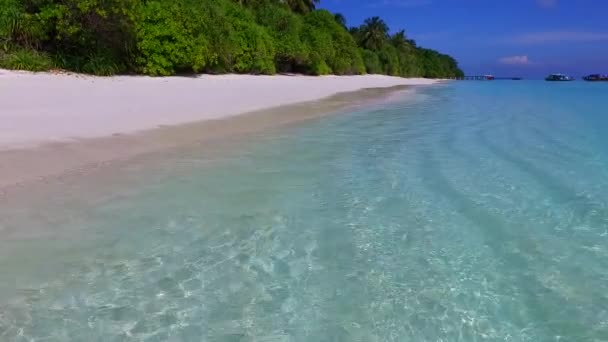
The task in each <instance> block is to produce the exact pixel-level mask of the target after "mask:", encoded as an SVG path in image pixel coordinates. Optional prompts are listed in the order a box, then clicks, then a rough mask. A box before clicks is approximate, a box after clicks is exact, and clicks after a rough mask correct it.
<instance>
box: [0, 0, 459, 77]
mask: <svg viewBox="0 0 608 342" xmlns="http://www.w3.org/2000/svg"><path fill="white" fill-rule="evenodd" d="M318 2H319V0H0V67H3V68H9V69H20V70H32V71H42V70H49V69H52V68H61V69H66V70H72V71H76V72H83V73H88V74H95V75H113V74H118V73H138V74H147V75H154V76H156V75H174V74H179V73H193V72H194V73H200V72H204V73H227V72H235V73H254V74H273V73H276V72H298V73H306V74H313V75H324V74H338V75H350V74H364V73H377V74H387V75H395V76H406V77H413V76H424V77H432V78H439V77H456V76H461V75H462V71H460V69H459V68H458V64H457V63H456V61H455V60H454V59H453V58H451V57H450V56H447V55H444V54H440V53H438V52H436V51H434V50H429V49H423V48H420V47H418V46H416V43H415V42H414V41H413V40H410V39H408V38H407V37H406V35H405V33H404V31H399V32H397V33H395V34H393V35H391V34H389V28H388V26H387V25H386V23H385V22H384V21H383V20H382V19H380V18H378V17H373V18H369V19H367V20H365V22H364V23H363V24H362V25H361V26H359V27H354V28H350V29H348V28H347V23H346V19H345V18H344V16H343V15H341V14H339V13H336V14H332V13H330V12H328V11H326V10H318V9H315V7H316V5H317V4H318Z"/></svg>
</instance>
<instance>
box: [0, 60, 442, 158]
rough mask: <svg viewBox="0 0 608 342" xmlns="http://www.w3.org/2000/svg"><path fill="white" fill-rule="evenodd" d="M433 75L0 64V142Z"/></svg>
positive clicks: (24, 143)
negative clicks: (62, 69) (130, 71)
mask: <svg viewBox="0 0 608 342" xmlns="http://www.w3.org/2000/svg"><path fill="white" fill-rule="evenodd" d="M434 82H435V81H432V80H427V79H405V78H398V77H389V76H380V75H366V76H323V77H310V76H254V75H221V76H212V75H202V76H197V77H162V78H152V77H141V76H117V77H93V76H82V75H67V74H49V73H36V74H34V73H27V72H14V71H7V70H0V149H4V150H6V149H9V148H16V147H31V146H32V145H36V144H40V143H44V142H50V141H65V140H71V139H74V138H93V137H103V136H110V135H113V134H117V133H132V132H137V131H141V130H147V129H152V128H156V127H159V126H163V125H177V124H183V123H188V122H194V121H202V120H208V119H218V118H224V117H228V116H233V115H236V114H240V113H245V112H250V111H257V110H261V109H266V108H271V107H277V106H282V105H287V104H293V103H298V102H304V101H312V100H318V99H321V98H324V97H328V96H330V95H333V94H336V93H341V92H349V91H356V90H360V89H364V88H380V87H392V86H397V85H426V84H432V83H434Z"/></svg>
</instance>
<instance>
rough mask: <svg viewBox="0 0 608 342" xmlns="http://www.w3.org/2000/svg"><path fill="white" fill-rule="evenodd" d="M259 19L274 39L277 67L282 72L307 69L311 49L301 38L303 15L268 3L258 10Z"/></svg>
mask: <svg viewBox="0 0 608 342" xmlns="http://www.w3.org/2000/svg"><path fill="white" fill-rule="evenodd" d="M257 20H258V23H260V24H261V25H262V26H264V27H265V28H266V29H267V30H268V32H270V35H271V36H272V39H273V40H274V45H275V64H276V66H277V69H278V70H279V71H282V72H292V71H303V70H305V69H306V66H307V65H308V63H309V50H308V46H307V45H306V44H305V43H304V42H303V41H302V38H301V35H302V26H303V24H304V20H303V18H302V16H299V15H296V14H295V13H293V12H292V11H290V10H289V9H288V8H286V7H283V6H276V5H266V6H263V7H261V8H259V9H258V10H257Z"/></svg>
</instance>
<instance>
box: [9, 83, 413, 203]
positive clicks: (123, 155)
mask: <svg viewBox="0 0 608 342" xmlns="http://www.w3.org/2000/svg"><path fill="white" fill-rule="evenodd" d="M409 91H412V90H408V86H395V87H388V88H372V89H364V90H360V91H355V92H346V93H340V94H337V95H334V96H331V97H328V98H326V99H323V100H318V101H308V102H302V103H297V104H292V105H286V106H280V107H276V108H271V109H266V110H260V111H254V112H249V113H244V114H241V115H237V116H230V117H227V118H223V119H215V120H205V121H199V122H195V123H188V124H180V125H173V126H163V127H160V128H156V129H151V130H146V131H142V132H139V133H134V134H116V135H113V136H109V137H102V138H86V139H75V140H72V141H65V142H53V143H46V144H42V145H40V146H38V147H31V148H14V149H5V150H0V160H2V163H1V164H0V196H7V194H8V193H9V192H11V191H15V190H18V189H19V188H20V187H22V186H24V185H25V184H27V183H32V182H37V181H45V180H47V179H49V178H52V177H56V176H59V175H64V174H66V173H84V172H87V170H91V169H95V168H98V167H100V166H102V165H106V164H110V163H112V162H116V161H120V160H126V159H129V158H133V157H135V156H138V155H142V154H147V153H151V152H157V151H162V150H165V149H171V148H175V147H178V146H184V145H190V144H195V143H205V142H208V141H212V140H218V139H224V138H229V137H237V136H241V135H245V134H248V133H253V132H259V131H262V130H264V129H268V128H272V127H277V126H281V125H287V124H295V123H297V122H301V121H304V120H310V119H314V118H319V117H322V116H324V115H329V114H332V113H337V112H340V111H344V110H347V109H351V108H356V107H360V106H365V105H371V104H373V103H376V102H381V101H389V100H390V98H391V96H393V95H395V94H396V93H399V92H409Z"/></svg>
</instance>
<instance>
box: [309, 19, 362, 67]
mask: <svg viewBox="0 0 608 342" xmlns="http://www.w3.org/2000/svg"><path fill="white" fill-rule="evenodd" d="M302 35H303V39H304V41H305V42H306V43H307V44H308V45H309V47H310V58H311V69H310V71H311V72H312V73H313V74H319V75H323V74H326V73H332V72H333V73H335V74H338V75H341V74H350V73H359V72H361V71H362V69H363V68H362V61H361V56H360V55H359V54H358V52H357V45H356V44H355V41H354V40H353V38H352V37H351V36H350V35H349V33H348V32H347V31H346V30H345V29H344V27H342V26H341V25H340V24H339V23H338V22H336V20H335V18H334V16H333V14H331V13H329V12H328V11H325V10H318V11H313V12H310V13H308V14H307V15H306V16H305V17H304V31H303V34H302Z"/></svg>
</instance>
